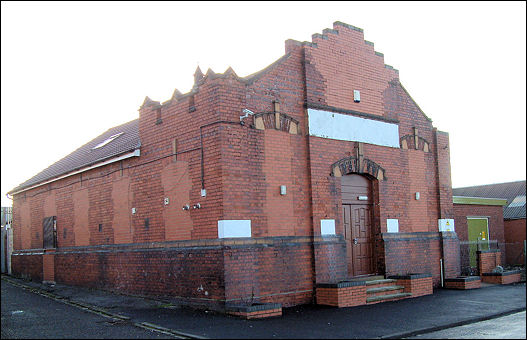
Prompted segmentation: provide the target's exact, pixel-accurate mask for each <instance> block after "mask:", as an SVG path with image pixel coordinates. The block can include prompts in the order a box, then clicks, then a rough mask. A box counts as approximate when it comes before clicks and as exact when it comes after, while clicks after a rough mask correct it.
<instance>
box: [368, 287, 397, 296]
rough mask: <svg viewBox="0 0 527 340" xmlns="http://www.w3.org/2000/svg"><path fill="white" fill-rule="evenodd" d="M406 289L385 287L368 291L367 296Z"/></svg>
mask: <svg viewBox="0 0 527 340" xmlns="http://www.w3.org/2000/svg"><path fill="white" fill-rule="evenodd" d="M401 289H404V286H384V287H374V288H368V289H366V293H367V294H377V293H383V292H387V291H393V290H401Z"/></svg>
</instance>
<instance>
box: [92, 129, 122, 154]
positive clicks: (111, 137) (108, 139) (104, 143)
mask: <svg viewBox="0 0 527 340" xmlns="http://www.w3.org/2000/svg"><path fill="white" fill-rule="evenodd" d="M122 134H124V132H120V133H117V134H115V135H113V136H110V137H109V138H107V139H106V140H105V141H104V142H102V143H99V144H97V145H95V146H94V147H93V148H91V149H92V150H95V149H98V148H102V147H103V146H105V145H106V144H108V143H110V142H111V141H113V140H114V139H116V138H117V137H119V136H120V135H122Z"/></svg>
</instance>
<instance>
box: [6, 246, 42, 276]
mask: <svg viewBox="0 0 527 340" xmlns="http://www.w3.org/2000/svg"><path fill="white" fill-rule="evenodd" d="M43 255H44V250H43V249H33V250H28V251H15V252H13V254H12V255H11V274H12V275H13V276H15V277H20V278H23V279H28V280H33V281H42V280H43V277H44V269H43V261H42V256H43Z"/></svg>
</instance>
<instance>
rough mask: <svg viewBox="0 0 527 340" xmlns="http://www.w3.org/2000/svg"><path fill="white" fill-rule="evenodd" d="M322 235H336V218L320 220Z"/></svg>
mask: <svg viewBox="0 0 527 340" xmlns="http://www.w3.org/2000/svg"><path fill="white" fill-rule="evenodd" d="M320 235H335V220H320Z"/></svg>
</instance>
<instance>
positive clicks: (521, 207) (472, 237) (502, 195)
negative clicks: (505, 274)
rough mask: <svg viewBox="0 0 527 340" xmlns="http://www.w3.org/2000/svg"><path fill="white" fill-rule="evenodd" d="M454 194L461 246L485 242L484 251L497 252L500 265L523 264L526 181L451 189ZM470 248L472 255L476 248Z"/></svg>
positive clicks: (473, 245) (456, 221) (474, 246)
mask: <svg viewBox="0 0 527 340" xmlns="http://www.w3.org/2000/svg"><path fill="white" fill-rule="evenodd" d="M453 194H454V212H455V223H456V228H457V230H456V231H457V234H458V236H459V239H460V240H461V241H462V243H464V241H467V242H476V241H478V240H479V241H487V242H481V244H482V245H483V247H484V248H489V246H490V247H495V248H497V249H500V251H501V256H502V263H503V264H508V265H519V264H524V263H525V249H524V247H525V245H524V242H525V230H526V224H525V180H523V181H515V182H506V183H496V184H486V185H477V186H471V187H463V188H454V189H453ZM489 241H490V243H489ZM492 243H494V244H492ZM471 247H472V251H471V252H472V253H474V251H475V250H474V249H475V248H476V245H475V244H472V246H471ZM462 249H463V247H462ZM461 252H462V253H463V250H462V251H461ZM462 257H463V256H462ZM462 262H463V261H462ZM471 262H472V266H473V265H474V255H471Z"/></svg>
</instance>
